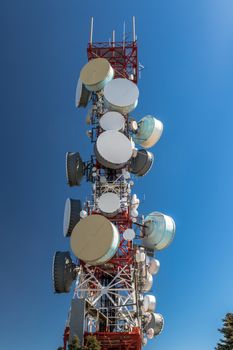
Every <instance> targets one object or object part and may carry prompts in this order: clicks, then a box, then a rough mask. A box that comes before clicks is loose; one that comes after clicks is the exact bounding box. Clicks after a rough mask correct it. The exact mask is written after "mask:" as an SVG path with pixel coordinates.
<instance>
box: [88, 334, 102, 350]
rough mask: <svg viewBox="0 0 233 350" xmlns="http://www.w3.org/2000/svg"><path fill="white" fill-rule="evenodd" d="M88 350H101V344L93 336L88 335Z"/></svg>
mask: <svg viewBox="0 0 233 350" xmlns="http://www.w3.org/2000/svg"><path fill="white" fill-rule="evenodd" d="M85 348H86V349H88V350H101V346H100V342H99V341H98V340H97V339H96V337H95V336H93V335H88V336H87V340H86V347H85Z"/></svg>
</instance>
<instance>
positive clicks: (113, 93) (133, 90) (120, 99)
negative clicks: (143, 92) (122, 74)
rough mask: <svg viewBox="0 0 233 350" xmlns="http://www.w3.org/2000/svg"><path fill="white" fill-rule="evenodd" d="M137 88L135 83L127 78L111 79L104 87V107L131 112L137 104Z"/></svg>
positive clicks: (124, 112) (121, 111) (123, 112)
mask: <svg viewBox="0 0 233 350" xmlns="http://www.w3.org/2000/svg"><path fill="white" fill-rule="evenodd" d="M138 97H139V90H138V87H137V85H136V84H134V83H133V82H132V81H130V80H128V79H123V78H117V79H113V80H112V81H110V83H108V84H107V85H106V86H105V88H104V103H105V105H106V107H107V108H108V109H110V110H113V111H118V112H120V113H122V114H126V113H129V112H131V111H132V110H133V109H134V108H136V106H137V104H138Z"/></svg>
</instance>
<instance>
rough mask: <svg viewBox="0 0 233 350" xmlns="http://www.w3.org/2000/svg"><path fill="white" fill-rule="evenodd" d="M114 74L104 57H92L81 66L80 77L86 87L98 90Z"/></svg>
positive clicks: (90, 89)
mask: <svg viewBox="0 0 233 350" xmlns="http://www.w3.org/2000/svg"><path fill="white" fill-rule="evenodd" d="M113 76H114V70H113V68H112V66H111V65H110V63H109V62H108V60H106V59H105V58H94V59H92V60H90V61H89V62H87V64H85V66H84V67H83V68H82V70H81V73H80V78H81V81H82V82H83V84H84V85H85V87H86V89H87V90H89V91H99V90H101V89H103V88H104V87H105V85H106V84H107V83H109V82H110V81H111V80H112V79H113Z"/></svg>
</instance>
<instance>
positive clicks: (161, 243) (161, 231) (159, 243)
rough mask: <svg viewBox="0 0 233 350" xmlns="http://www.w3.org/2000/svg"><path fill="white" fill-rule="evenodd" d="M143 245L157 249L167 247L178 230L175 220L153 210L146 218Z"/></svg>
mask: <svg viewBox="0 0 233 350" xmlns="http://www.w3.org/2000/svg"><path fill="white" fill-rule="evenodd" d="M145 226H146V227H145V229H144V233H145V237H144V238H143V245H145V246H146V247H148V248H153V249H155V250H162V249H164V248H166V247H167V246H168V245H169V244H170V243H171V242H172V240H173V238H174V236H175V231H176V225H175V222H174V220H173V219H172V218H171V217H170V216H167V215H164V214H162V213H158V212H153V213H151V214H149V215H148V216H147V217H146V218H145Z"/></svg>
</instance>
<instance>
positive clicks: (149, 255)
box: [53, 17, 175, 350]
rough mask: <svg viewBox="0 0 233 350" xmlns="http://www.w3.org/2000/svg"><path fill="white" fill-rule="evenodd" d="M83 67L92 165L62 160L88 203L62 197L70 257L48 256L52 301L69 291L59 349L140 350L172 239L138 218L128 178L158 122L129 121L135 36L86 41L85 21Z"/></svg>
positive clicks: (169, 227) (154, 220)
mask: <svg viewBox="0 0 233 350" xmlns="http://www.w3.org/2000/svg"><path fill="white" fill-rule="evenodd" d="M87 56H88V62H87V64H86V65H85V66H84V67H83V68H82V70H81V72H80V78H79V81H78V84H77V90H76V107H78V108H81V107H82V108H86V107H88V108H89V112H88V115H87V118H86V123H87V124H88V125H89V130H88V132H87V135H88V137H89V140H90V142H92V144H93V153H92V155H91V156H90V160H88V161H83V160H82V156H81V155H80V153H79V152H68V153H67V155H66V172H67V180H68V184H69V185H70V186H80V184H81V181H82V179H85V180H86V181H88V182H90V183H91V186H92V195H91V196H90V198H89V199H88V200H87V201H86V202H84V203H81V201H80V200H78V199H67V201H66V204H65V214H64V235H65V236H66V237H68V238H69V239H70V247H71V252H72V254H73V255H74V257H75V258H76V260H75V262H73V260H74V259H72V258H71V254H70V252H60V251H58V252H56V253H55V255H54V261H53V281H54V289H55V292H56V293H67V292H69V291H70V289H71V286H72V283H73V282H74V283H75V290H74V295H73V299H72V302H71V308H70V311H69V316H68V320H67V323H66V328H65V333H64V348H65V349H66V346H67V344H69V343H71V342H72V339H73V337H74V336H75V335H77V336H78V337H79V339H80V341H81V343H82V344H85V339H86V337H87V335H89V334H92V335H95V336H96V338H97V339H98V340H99V341H100V343H101V348H102V349H106V350H107V349H113V350H116V349H121V350H140V349H141V348H142V346H144V345H146V343H147V340H148V339H153V338H154V337H155V336H157V335H158V334H159V333H160V332H161V331H162V329H163V324H164V320H163V317H162V315H161V314H160V313H158V312H157V306H156V297H155V296H154V295H153V294H151V293H150V290H151V288H152V284H153V278H154V275H155V274H156V273H157V272H158V270H159V266H160V264H159V261H158V260H157V259H155V254H157V251H159V250H162V249H164V248H166V247H167V245H168V244H169V243H170V242H171V241H172V239H173V237H174V234H175V223H174V221H173V219H172V218H171V217H170V216H167V215H164V214H162V213H159V212H156V211H155V212H153V213H150V214H149V215H146V216H145V217H144V216H143V215H140V214H139V205H140V199H139V198H138V197H137V194H136V193H134V191H133V186H134V179H135V178H136V177H143V176H145V175H146V174H147V172H148V171H149V170H150V169H151V167H152V165H153V161H154V156H153V153H152V152H150V151H148V149H150V148H151V147H153V146H154V145H155V144H156V143H157V142H158V141H159V139H160V136H161V134H162V131H163V124H162V122H161V121H159V120H158V119H157V118H155V117H154V116H152V115H146V116H144V117H143V118H141V119H140V120H136V119H135V117H134V116H133V114H132V113H133V111H134V109H135V108H136V107H137V104H138V103H139V90H138V87H137V81H138V52H137V40H136V34H135V19H134V17H133V38H132V40H131V41H126V40H125V35H124V37H123V40H122V41H121V42H117V41H115V32H114V31H113V37H112V41H109V42H93V19H92V20H91V34H90V42H89V44H88V48H87Z"/></svg>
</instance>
